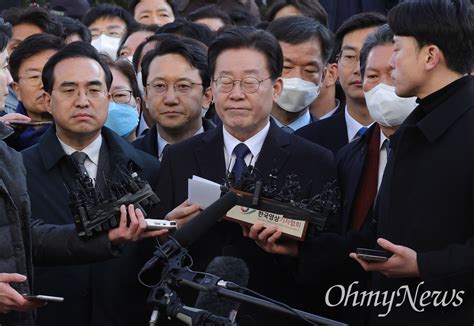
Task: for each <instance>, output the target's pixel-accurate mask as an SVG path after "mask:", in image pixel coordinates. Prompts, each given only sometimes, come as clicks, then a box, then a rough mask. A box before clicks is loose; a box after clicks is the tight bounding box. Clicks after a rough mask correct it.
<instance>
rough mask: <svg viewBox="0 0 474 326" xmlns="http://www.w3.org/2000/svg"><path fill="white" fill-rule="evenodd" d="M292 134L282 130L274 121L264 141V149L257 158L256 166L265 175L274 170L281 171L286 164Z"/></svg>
mask: <svg viewBox="0 0 474 326" xmlns="http://www.w3.org/2000/svg"><path fill="white" fill-rule="evenodd" d="M290 136H291V135H290V134H289V133H287V132H284V131H282V130H280V128H278V127H277V126H276V125H274V124H273V123H271V124H270V130H269V131H268V135H267V137H266V138H265V141H264V142H263V146H262V150H261V151H260V155H259V156H258V159H257V164H255V167H256V168H257V170H259V171H260V172H262V173H263V174H264V175H263V176H264V177H267V176H268V173H270V172H271V171H273V170H276V171H277V172H279V171H280V170H281V169H282V168H283V166H284V165H285V163H286V161H287V160H288V157H289V156H290V151H289V149H287V148H286V147H287V146H288V145H289V144H290V140H289V138H290Z"/></svg>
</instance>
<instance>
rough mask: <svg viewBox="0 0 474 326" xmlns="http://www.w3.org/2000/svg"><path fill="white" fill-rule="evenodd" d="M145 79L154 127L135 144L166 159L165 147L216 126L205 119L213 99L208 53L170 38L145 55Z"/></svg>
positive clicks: (178, 39)
mask: <svg viewBox="0 0 474 326" xmlns="http://www.w3.org/2000/svg"><path fill="white" fill-rule="evenodd" d="M142 79H143V87H144V89H145V100H146V106H147V108H148V110H149V113H150V115H151V117H152V118H153V120H154V121H155V124H154V125H153V127H152V128H151V129H150V130H149V131H148V132H147V133H146V134H145V135H144V136H143V137H141V138H138V139H137V140H135V142H134V143H133V145H134V146H135V147H136V148H138V149H140V150H143V151H145V152H147V153H149V154H152V155H154V156H156V157H158V158H159V159H160V160H161V158H162V157H163V151H164V148H165V147H166V146H167V145H168V144H175V143H177V142H180V141H183V140H185V139H187V138H190V137H192V136H194V135H197V134H200V133H202V132H204V131H207V130H209V129H212V128H214V127H215V125H214V123H213V122H211V121H209V120H207V119H204V118H202V116H204V113H205V111H207V109H208V108H209V105H210V104H211V100H212V94H211V89H210V87H209V86H210V79H209V70H208V66H207V56H206V53H205V51H204V50H203V49H202V48H201V47H199V46H197V45H196V44H194V43H193V42H188V40H185V39H180V38H178V37H170V38H167V39H165V40H163V41H162V42H160V44H159V45H158V47H157V48H156V49H154V50H152V51H150V52H149V53H147V54H146V55H145V57H144V58H143V62H142Z"/></svg>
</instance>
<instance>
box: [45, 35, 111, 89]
mask: <svg viewBox="0 0 474 326" xmlns="http://www.w3.org/2000/svg"><path fill="white" fill-rule="evenodd" d="M69 58H89V59H92V60H95V61H97V62H98V63H99V64H100V66H101V67H102V69H103V70H104V73H105V83H106V86H107V90H109V89H110V85H111V84H112V73H111V72H110V69H109V66H107V64H106V63H105V62H104V60H102V58H101V56H100V55H99V52H97V50H96V49H95V48H94V47H93V46H92V45H91V44H90V43H87V42H84V41H77V42H72V43H70V44H68V45H66V46H65V47H64V48H62V49H61V50H59V51H58V52H57V53H56V54H55V55H53V56H52V57H51V58H49V60H48V62H46V65H45V66H44V68H43V75H42V79H43V86H44V90H45V91H46V92H47V93H49V94H51V92H52V90H53V85H54V68H55V67H56V65H57V64H58V63H60V62H61V61H63V60H66V59H69Z"/></svg>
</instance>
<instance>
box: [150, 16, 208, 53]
mask: <svg viewBox="0 0 474 326" xmlns="http://www.w3.org/2000/svg"><path fill="white" fill-rule="evenodd" d="M156 33H170V34H177V35H181V36H186V37H189V38H193V39H195V40H198V41H200V42H202V43H204V44H206V45H207V46H209V45H210V44H211V43H212V41H214V39H215V34H214V32H213V31H211V29H210V28H209V27H207V26H204V25H201V24H196V23H193V22H190V21H188V20H186V19H184V18H176V19H175V21H174V22H172V23H168V24H166V25H163V26H161V27H159V28H158V30H157V31H156Z"/></svg>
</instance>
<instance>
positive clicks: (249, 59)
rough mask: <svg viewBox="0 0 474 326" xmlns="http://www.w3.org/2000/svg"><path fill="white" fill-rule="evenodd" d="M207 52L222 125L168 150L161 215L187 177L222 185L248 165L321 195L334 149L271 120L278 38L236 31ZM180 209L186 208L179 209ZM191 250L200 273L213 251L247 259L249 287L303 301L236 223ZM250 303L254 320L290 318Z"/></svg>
mask: <svg viewBox="0 0 474 326" xmlns="http://www.w3.org/2000/svg"><path fill="white" fill-rule="evenodd" d="M208 56H209V67H210V73H211V76H212V80H213V81H212V91H213V95H214V100H215V104H216V110H217V113H218V114H219V117H220V118H221V120H222V123H223V125H222V126H220V127H218V128H216V129H213V130H211V131H209V132H206V133H204V134H201V135H197V136H195V137H193V138H191V139H188V140H186V141H183V142H181V143H179V144H176V145H173V146H171V147H169V150H168V151H167V152H166V153H165V155H164V157H163V161H162V168H161V170H160V176H159V183H158V187H157V188H158V193H159V196H160V198H161V200H162V202H161V203H160V204H163V205H161V206H160V214H158V216H160V215H161V216H164V215H165V214H166V213H168V212H169V211H170V210H171V209H173V208H174V207H176V206H177V205H179V204H181V203H182V202H183V201H185V200H186V199H187V194H188V190H187V184H188V178H190V177H192V176H193V175H198V176H200V177H203V178H206V179H209V180H211V181H214V182H217V183H223V180H224V178H225V177H226V170H229V171H233V172H234V174H235V175H236V177H237V178H238V177H239V175H240V173H241V172H242V170H239V168H238V167H239V166H240V167H241V168H242V167H243V166H245V165H248V164H250V162H252V165H254V166H255V169H256V170H257V171H258V172H259V174H261V176H262V177H267V176H268V175H269V174H270V173H272V174H276V175H277V176H278V179H277V181H278V186H280V187H281V186H282V184H283V183H284V182H285V179H286V176H287V175H289V174H296V175H298V176H299V178H300V182H302V184H303V185H304V188H305V191H304V196H305V197H311V196H313V195H315V194H317V193H320V192H321V191H322V189H323V186H324V185H325V184H326V183H327V182H329V181H331V180H334V178H335V170H334V168H335V167H334V162H333V159H332V155H331V153H330V152H329V151H327V150H325V149H323V148H321V147H320V146H318V145H315V144H311V143H309V142H307V141H306V140H303V139H301V138H299V137H296V136H294V135H292V134H289V133H286V132H284V131H282V130H281V129H280V128H278V127H277V126H275V125H274V124H272V123H270V121H269V116H270V112H271V109H272V105H273V101H274V100H275V98H276V97H277V96H278V95H279V94H280V92H281V88H282V81H281V79H280V78H279V76H280V75H281V70H282V52H281V49H280V47H279V45H278V42H277V40H276V39H275V38H274V37H273V36H272V35H271V34H269V33H267V32H264V31H259V30H255V29H253V28H235V29H231V30H229V31H227V32H224V33H222V34H221V35H220V36H219V37H218V38H217V39H216V41H215V42H214V43H213V44H212V45H211V46H210V48H209V54H208ZM242 148H243V149H244V151H243V153H242V152H241V151H240V149H242ZM302 162H305V164H302ZM308 181H310V182H308ZM179 209H181V210H182V211H185V213H183V214H181V215H180V214H176V210H179ZM196 209H198V207H196V206H195V205H193V206H190V205H189V204H187V203H184V204H183V205H181V207H179V208H177V209H175V210H174V211H173V212H172V213H170V214H168V218H172V219H177V221H178V223H179V224H182V223H184V222H186V221H187V220H189V218H192V217H193V213H195V211H196ZM190 251H191V255H192V257H193V258H194V263H195V265H194V268H195V269H197V270H203V269H205V268H206V265H207V264H208V263H209V261H210V260H211V259H212V258H213V257H215V256H219V255H226V254H227V255H232V256H237V257H240V258H243V259H244V260H245V261H246V263H247V264H248V266H249V269H250V283H249V287H250V288H251V289H253V290H256V291H259V292H262V293H263V294H265V295H268V296H270V297H273V298H275V299H278V300H282V301H284V302H286V303H289V304H297V303H298V300H296V296H297V292H298V288H297V287H296V286H294V280H293V278H292V277H291V276H290V275H291V272H290V270H288V268H287V266H286V265H284V264H282V262H281V261H280V260H279V259H278V258H277V257H274V256H272V255H268V254H266V253H264V252H263V251H262V250H260V249H259V248H258V247H257V246H256V245H255V243H254V242H253V241H250V240H249V239H247V238H244V237H243V236H242V230H241V228H240V226H239V225H238V224H235V223H233V222H228V221H222V222H219V223H217V224H216V225H215V226H214V227H213V228H212V229H211V230H209V231H208V233H206V235H205V236H203V237H202V238H201V239H200V240H199V241H197V243H196V244H195V245H193V246H192V247H191V248H190ZM185 302H186V301H185ZM247 308H249V309H250V310H249V311H251V315H252V317H253V318H256V323H257V324H261V325H264V324H265V325H285V324H286V325H287V324H288V322H289V321H288V319H286V318H282V316H280V315H276V314H266V313H263V312H262V311H261V309H258V308H252V307H247ZM251 308H252V309H251ZM244 315H245V312H244ZM239 324H240V323H239Z"/></svg>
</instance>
